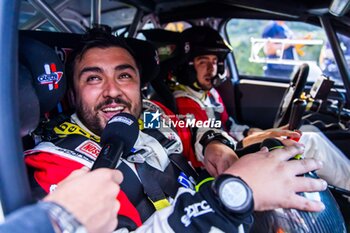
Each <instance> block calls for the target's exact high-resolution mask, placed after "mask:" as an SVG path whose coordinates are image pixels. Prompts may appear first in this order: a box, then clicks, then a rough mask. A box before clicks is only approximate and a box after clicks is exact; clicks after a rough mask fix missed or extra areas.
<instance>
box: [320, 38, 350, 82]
mask: <svg viewBox="0 0 350 233" xmlns="http://www.w3.org/2000/svg"><path fill="white" fill-rule="evenodd" d="M337 36H338V40H339V43H340V47H341V50H342V52H343V54H344V57H345V60H346V62H347V64H348V65H347V68H349V66H350V38H349V37H348V36H345V35H343V34H339V33H338V34H337ZM320 67H321V69H322V71H323V73H324V74H325V75H326V76H329V77H332V78H333V79H334V80H335V81H336V83H337V84H342V82H343V81H342V79H341V76H340V73H339V69H338V66H337V64H336V62H335V60H334V54H333V52H332V49H331V46H330V44H329V43H328V42H327V43H325V44H324V46H323V47H322V50H321V54H320Z"/></svg>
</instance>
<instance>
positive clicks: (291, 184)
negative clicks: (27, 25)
mask: <svg viewBox="0 0 350 233" xmlns="http://www.w3.org/2000/svg"><path fill="white" fill-rule="evenodd" d="M157 67H158V60H157V56H156V52H155V50H154V49H153V47H152V46H150V45H149V44H148V43H147V42H143V41H138V40H135V39H130V38H128V39H124V38H116V37H114V36H112V35H109V34H97V35H96V34H95V35H94V34H93V35H92V36H91V35H90V38H88V39H87V40H85V41H83V43H82V45H81V46H80V47H79V48H78V49H76V50H75V52H73V53H72V55H71V57H70V60H69V62H68V66H67V73H68V77H69V78H71V79H72V80H71V81H72V83H71V87H72V88H73V89H72V91H73V96H74V98H75V100H74V102H75V107H76V110H77V112H76V113H75V114H73V115H72V116H71V117H68V118H63V119H62V120H61V121H57V125H56V126H55V127H54V128H53V130H52V132H50V133H51V134H50V133H48V134H49V135H50V137H45V135H47V134H44V135H38V136H42V138H43V141H42V142H41V143H39V144H38V145H37V146H36V147H35V148H34V149H33V150H30V151H27V152H26V158H25V160H26V164H27V165H28V168H29V170H30V173H31V175H32V188H33V190H34V191H36V193H37V194H38V193H39V191H41V193H42V194H45V193H46V192H50V191H53V190H54V189H55V187H56V184H57V183H59V181H60V180H62V179H63V178H65V177H66V176H67V175H68V174H69V173H70V172H72V171H73V170H76V169H78V168H80V167H82V166H84V165H85V166H87V167H91V166H92V165H93V163H94V161H95V159H96V157H97V156H98V152H99V151H100V145H99V144H98V143H99V141H100V137H99V135H100V134H101V132H102V131H103V129H104V127H105V125H106V123H107V122H108V120H109V119H110V118H111V117H112V116H114V115H115V114H117V113H120V112H125V113H130V114H132V115H133V116H135V117H136V118H139V120H140V122H142V120H143V114H141V111H142V107H143V108H144V111H148V112H155V113H157V114H158V113H162V114H163V115H164V114H165V113H168V112H169V110H167V109H166V108H164V107H159V106H158V105H156V104H154V103H152V102H150V101H141V90H140V88H141V83H145V82H147V81H149V79H150V78H152V77H153V76H154V75H155V74H156V70H157ZM145 108H146V110H145ZM140 129H142V124H141V125H140ZM47 130H50V129H47ZM206 133H207V134H206ZM206 133H204V134H203V135H202V138H200V140H201V141H202V142H203V145H204V146H203V147H204V149H203V153H204V154H208V153H214V151H215V153H229V154H235V153H234V152H233V150H232V148H230V147H228V146H227V143H229V138H226V139H225V140H226V142H227V143H226V144H223V143H221V142H220V141H215V140H210V139H211V137H210V135H211V133H213V132H212V131H208V132H206ZM208 133H209V134H208ZM215 134H216V135H217V134H218V131H217V132H216V133H215ZM185 136H186V135H182V132H177V131H176V130H175V129H172V128H171V127H169V128H168V127H164V128H159V129H145V130H142V131H140V132H139V137H138V139H137V141H136V143H135V145H134V146H133V148H132V150H131V151H130V153H129V154H123V156H122V158H121V159H120V161H119V163H118V166H117V168H118V170H120V171H121V172H122V173H123V175H124V180H123V182H122V184H121V185H120V187H121V190H120V193H119V195H118V197H117V199H118V200H119V201H120V203H121V206H120V210H119V213H118V230H120V231H122V232H126V231H134V230H136V231H137V232H144V231H147V232H184V231H189V232H209V231H215V230H219V231H221V232H238V231H240V230H239V229H242V228H245V229H248V228H249V226H250V225H251V224H252V215H251V214H252V211H253V210H257V211H262V210H268V209H274V208H278V207H288V208H289V207H291V208H298V209H303V210H308V211H321V210H322V209H324V205H323V203H322V202H320V201H314V200H309V199H306V198H304V197H302V196H299V195H297V192H300V191H320V190H324V189H325V188H326V185H327V184H326V182H324V181H323V180H320V179H312V178H304V177H298V176H296V175H297V174H303V173H305V172H308V171H312V170H315V169H319V168H320V167H322V164H321V163H319V162H317V161H316V160H305V161H303V162H301V161H293V162H292V161H288V160H289V159H290V158H292V157H293V156H294V155H296V154H299V153H302V152H303V147H302V145H300V144H296V143H295V144H293V145H292V146H290V147H286V148H284V149H277V150H274V151H273V152H268V150H267V148H266V147H265V148H263V149H262V150H261V151H259V152H257V153H254V154H249V155H246V156H244V158H242V159H240V160H239V161H237V162H236V163H235V164H233V165H232V166H230V167H229V168H228V169H226V170H225V172H224V174H223V175H222V176H219V177H217V178H216V179H215V178H213V177H208V176H204V178H199V176H198V175H197V173H196V172H195V171H194V170H193V169H192V167H190V166H189V164H188V163H187V161H186V160H185V159H184V157H183V156H182V155H183V154H186V153H189V151H190V150H191V147H190V144H189V143H190V142H191V138H188V135H187V138H185ZM251 171H256V172H255V173H254V174H252V172H251ZM275 177H278V178H277V179H276V178H275ZM261 184H264V185H261ZM233 187H236V188H233ZM58 188H59V186H58ZM222 189H225V190H229V192H228V193H227V192H225V193H223V192H222V191H221V190H222ZM270 193H274V196H271V195H270ZM232 195H233V196H235V197H237V198H231V197H232ZM37 196H40V195H37ZM91 201H93V202H96V208H99V205H104V200H91ZM146 220H147V221H146Z"/></svg>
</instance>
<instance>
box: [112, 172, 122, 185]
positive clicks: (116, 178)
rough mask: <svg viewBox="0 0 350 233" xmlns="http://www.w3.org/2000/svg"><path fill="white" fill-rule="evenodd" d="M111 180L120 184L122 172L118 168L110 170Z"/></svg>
mask: <svg viewBox="0 0 350 233" xmlns="http://www.w3.org/2000/svg"><path fill="white" fill-rule="evenodd" d="M111 175H112V180H113V181H114V182H115V183H117V184H121V183H122V182H123V179H124V177H123V173H122V172H121V171H119V170H111Z"/></svg>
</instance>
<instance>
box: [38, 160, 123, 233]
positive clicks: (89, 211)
mask: <svg viewBox="0 0 350 233" xmlns="http://www.w3.org/2000/svg"><path fill="white" fill-rule="evenodd" d="M122 180H123V175H122V173H121V172H120V171H117V170H111V169H106V168H100V169H97V170H95V171H92V172H89V169H88V168H86V167H84V168H82V169H79V170H76V171H74V172H72V173H71V174H70V175H69V176H68V177H67V178H66V179H64V180H63V181H62V182H60V183H59V184H58V186H57V188H56V189H55V191H54V192H52V193H50V194H49V195H48V196H47V197H45V198H44V201H52V202H55V203H57V204H59V205H61V206H63V207H64V208H65V209H67V210H68V211H69V212H71V213H72V214H73V215H74V216H75V217H76V218H77V220H79V221H80V222H81V223H82V224H83V225H84V226H85V227H86V229H87V231H88V232H89V233H98V232H112V231H113V230H114V229H115V228H116V226H117V223H118V221H117V212H118V211H119V207H120V203H119V202H118V201H117V200H116V196H117V195H118V193H119V190H120V188H119V184H120V183H121V182H122Z"/></svg>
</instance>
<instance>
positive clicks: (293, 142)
mask: <svg viewBox="0 0 350 233" xmlns="http://www.w3.org/2000/svg"><path fill="white" fill-rule="evenodd" d="M281 141H282V143H283V145H285V146H293V145H295V144H296V143H299V144H300V145H302V146H304V147H305V145H304V144H303V143H301V142H296V141H294V140H291V139H282V140H281Z"/></svg>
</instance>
